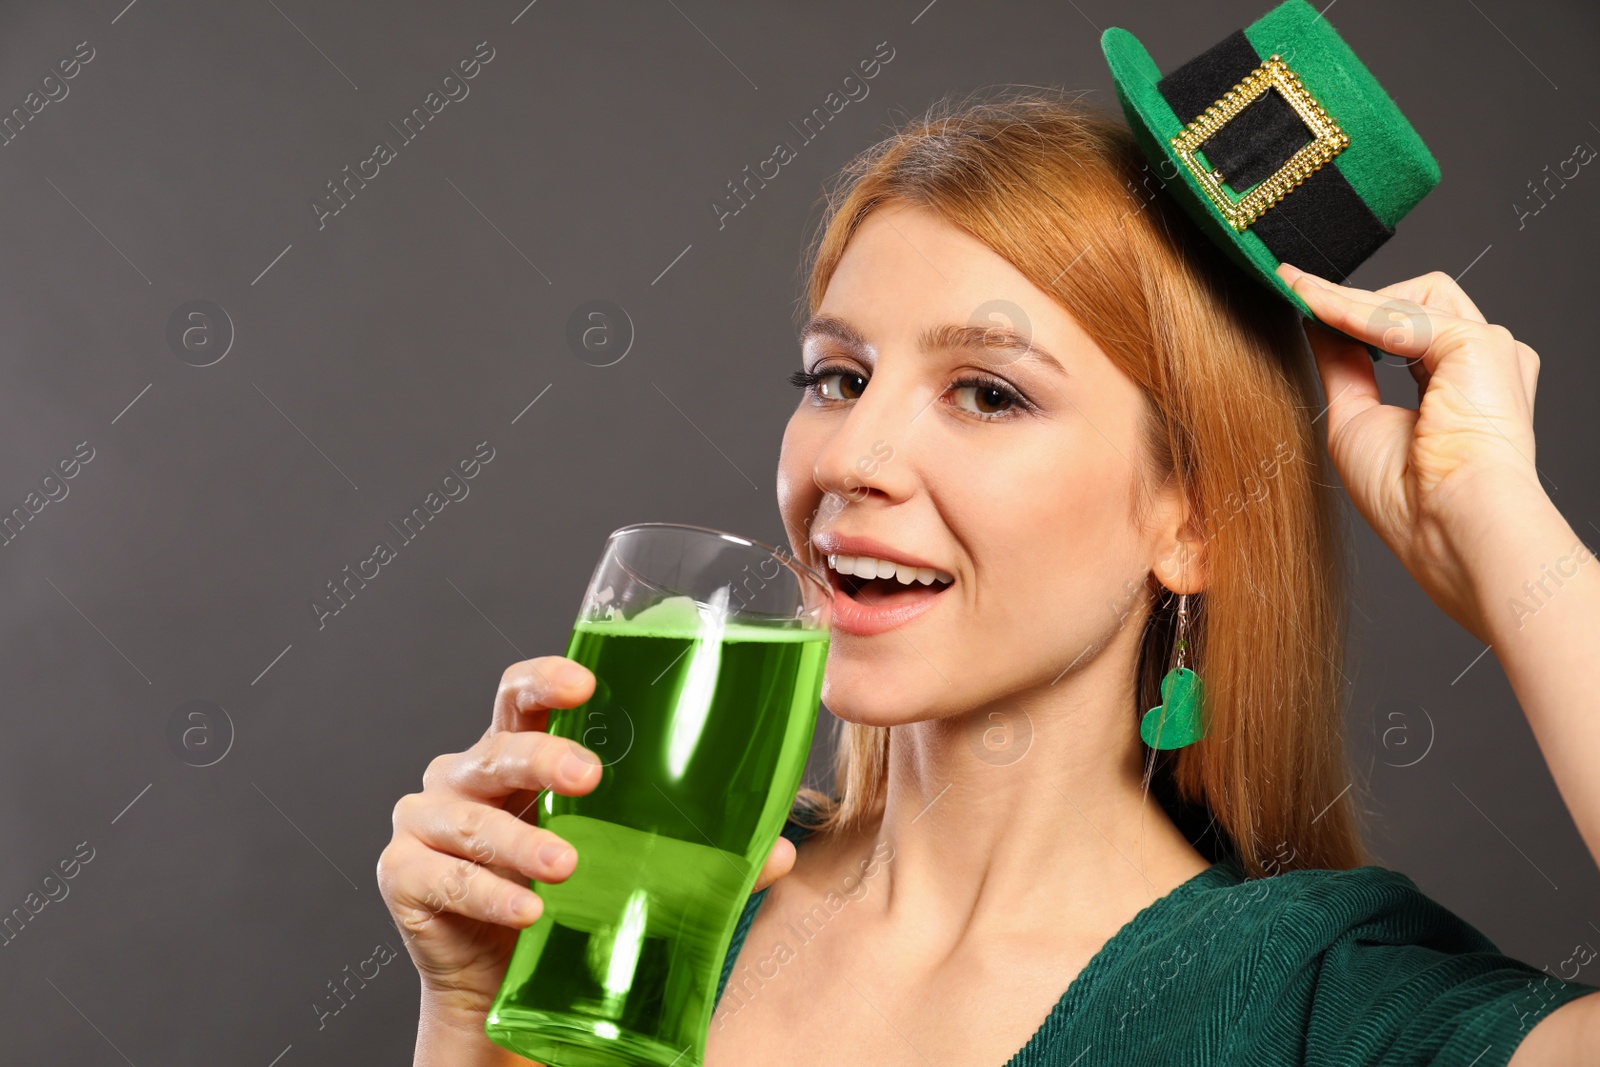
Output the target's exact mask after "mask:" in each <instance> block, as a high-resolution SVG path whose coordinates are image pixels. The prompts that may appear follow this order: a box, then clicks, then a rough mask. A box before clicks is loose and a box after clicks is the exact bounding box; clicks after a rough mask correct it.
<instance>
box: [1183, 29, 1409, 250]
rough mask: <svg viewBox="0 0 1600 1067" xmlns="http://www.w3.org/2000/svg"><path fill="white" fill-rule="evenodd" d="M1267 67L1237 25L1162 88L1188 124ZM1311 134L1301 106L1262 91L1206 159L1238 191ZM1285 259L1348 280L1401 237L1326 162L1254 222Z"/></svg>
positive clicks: (1217, 137)
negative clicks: (1298, 109)
mask: <svg viewBox="0 0 1600 1067" xmlns="http://www.w3.org/2000/svg"><path fill="white" fill-rule="evenodd" d="M1260 65H1261V57H1260V56H1258V55H1257V54H1256V50H1255V46H1253V45H1252V44H1251V43H1250V41H1249V38H1247V37H1246V36H1245V34H1244V31H1243V30H1235V31H1234V32H1233V33H1231V34H1229V35H1228V36H1227V37H1225V38H1223V39H1222V40H1221V41H1220V42H1218V43H1217V44H1216V45H1213V46H1212V47H1211V48H1208V49H1206V51H1204V52H1202V53H1200V54H1199V55H1197V56H1195V57H1194V58H1193V59H1191V60H1189V61H1188V62H1187V63H1184V64H1183V65H1182V66H1180V67H1178V68H1177V69H1175V70H1173V71H1172V72H1171V73H1169V74H1167V75H1166V76H1164V77H1163V78H1162V79H1161V80H1160V81H1159V82H1158V83H1157V84H1156V89H1157V91H1159V92H1160V93H1161V95H1162V96H1163V97H1165V98H1166V101H1167V103H1168V104H1169V105H1170V106H1171V107H1172V110H1173V112H1174V113H1175V114H1176V115H1177V116H1178V118H1179V119H1180V120H1181V121H1182V122H1184V123H1189V122H1193V121H1194V119H1195V118H1196V117H1197V116H1199V115H1200V114H1201V113H1203V112H1204V111H1205V110H1206V109H1207V108H1209V107H1211V106H1212V105H1213V104H1215V103H1217V102H1218V101H1219V100H1221V99H1222V97H1223V94H1225V93H1227V92H1228V91H1230V90H1231V89H1233V87H1234V86H1235V85H1237V84H1238V83H1239V82H1241V81H1243V80H1244V79H1245V78H1246V77H1247V76H1248V75H1249V74H1250V72H1251V71H1252V70H1254V69H1256V68H1257V67H1259V66H1260ZM1310 140H1311V137H1310V131H1308V130H1307V129H1306V126H1305V123H1303V122H1301V121H1300V117H1299V116H1298V115H1296V114H1295V112H1294V109H1293V108H1291V107H1290V106H1289V105H1288V104H1287V103H1285V102H1284V100H1283V98H1282V97H1281V96H1279V95H1278V94H1277V93H1275V92H1265V93H1262V95H1261V96H1260V97H1258V98H1257V99H1256V100H1255V101H1253V102H1252V103H1251V104H1250V105H1249V106H1247V107H1246V108H1245V109H1244V110H1243V111H1241V112H1239V114H1238V115H1236V116H1235V117H1234V118H1233V120H1232V121H1230V122H1228V123H1227V124H1226V125H1225V126H1223V127H1222V128H1221V129H1219V130H1218V131H1217V132H1216V133H1215V134H1213V135H1212V136H1211V137H1210V139H1208V140H1207V141H1206V142H1205V148H1204V149H1203V151H1204V152H1205V154H1206V160H1207V161H1208V162H1210V164H1211V165H1212V167H1214V168H1215V169H1216V170H1218V171H1220V172H1221V173H1222V174H1223V175H1224V176H1225V180H1226V181H1227V183H1228V185H1229V186H1231V187H1232V188H1233V189H1234V190H1235V191H1236V192H1240V193H1242V192H1244V191H1245V190H1248V189H1249V188H1250V187H1251V186H1253V185H1256V184H1257V183H1259V182H1261V181H1264V180H1265V179H1267V178H1269V177H1271V176H1272V175H1273V174H1274V173H1275V172H1276V171H1277V170H1278V169H1279V168H1280V167H1281V166H1283V164H1284V162H1285V161H1286V160H1288V159H1289V157H1290V156H1292V155H1294V153H1295V152H1296V151H1298V150H1299V149H1300V148H1301V147H1302V146H1303V145H1305V144H1306V143H1308V142H1309V141H1310ZM1249 228H1250V231H1251V232H1252V233H1254V234H1255V235H1256V236H1257V237H1259V238H1260V239H1261V242H1262V243H1263V244H1265V245H1266V246H1267V249H1268V250H1269V251H1270V252H1271V253H1272V254H1273V255H1274V256H1276V257H1277V259H1278V260H1279V262H1287V263H1293V264H1294V265H1295V266H1298V267H1303V268H1304V269H1306V270H1309V271H1311V272H1312V273H1313V274H1320V275H1322V276H1323V277H1325V278H1328V279H1330V280H1331V281H1335V282H1343V281H1344V280H1345V279H1346V278H1347V277H1349V275H1350V272H1351V271H1353V270H1355V269H1356V267H1358V266H1360V265H1361V263H1362V262H1363V261H1365V260H1366V259H1367V258H1368V257H1369V256H1371V255H1372V253H1373V252H1374V251H1376V250H1377V248H1378V246H1380V245H1381V244H1383V242H1385V241H1387V240H1388V239H1389V238H1390V237H1392V236H1394V230H1392V229H1390V228H1389V227H1387V226H1385V225H1384V224H1383V222H1382V220H1380V219H1379V218H1378V217H1377V216H1376V215H1374V214H1373V213H1372V209H1371V208H1369V207H1368V206H1367V203H1366V201H1364V200H1362V199H1361V196H1360V194H1358V193H1357V192H1356V191H1355V189H1354V188H1353V187H1352V186H1351V185H1350V183H1349V182H1348V181H1347V180H1345V176H1344V174H1343V173H1341V172H1340V170H1339V168H1338V167H1334V166H1322V167H1318V168H1317V169H1316V170H1315V171H1313V172H1312V173H1311V174H1310V175H1309V176H1307V177H1306V178H1305V180H1304V181H1302V182H1301V183H1300V184H1299V185H1298V186H1296V187H1295V188H1294V190H1293V191H1292V192H1290V193H1289V194H1288V195H1287V196H1285V197H1284V198H1283V199H1282V200H1279V201H1278V202H1277V203H1276V204H1274V205H1272V207H1270V208H1268V209H1267V211H1266V213H1265V214H1263V215H1262V216H1261V217H1260V218H1258V219H1256V220H1255V221H1254V222H1253V223H1251V224H1250V227H1249Z"/></svg>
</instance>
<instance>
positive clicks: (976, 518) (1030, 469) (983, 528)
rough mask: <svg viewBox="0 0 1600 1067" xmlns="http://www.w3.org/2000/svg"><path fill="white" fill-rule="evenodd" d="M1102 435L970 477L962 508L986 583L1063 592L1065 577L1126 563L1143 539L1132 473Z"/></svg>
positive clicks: (1117, 567) (993, 466)
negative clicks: (1138, 528) (1137, 523)
mask: <svg viewBox="0 0 1600 1067" xmlns="http://www.w3.org/2000/svg"><path fill="white" fill-rule="evenodd" d="M1091 432H1092V431H1091ZM1096 439H1097V440H1098V441H1099V444H1098V447H1095V446H1093V445H1089V444H1087V443H1076V442H1074V443H1068V442H1055V443H1054V444H1053V445H1052V446H1051V447H1048V448H1044V447H1041V448H1037V449H1030V450H1029V451H1028V453H1027V455H1026V458H1022V457H1019V458H1018V459H1017V460H1015V461H1013V462H1009V463H996V464H991V465H990V466H989V467H988V468H987V469H986V470H985V471H984V472H983V473H982V474H981V476H978V477H974V478H971V479H969V480H968V482H967V486H968V488H967V490H966V492H965V493H964V495H965V496H966V497H967V501H966V504H965V506H964V507H963V509H962V510H963V513H964V514H965V515H966V516H967V520H968V524H969V528H970V530H971V534H970V536H969V538H968V541H969V543H970V544H972V545H973V554H974V559H975V563H976V564H977V566H978V567H979V568H980V574H979V579H980V582H981V583H982V584H984V585H986V586H992V585H995V584H1001V585H1005V586H1007V587H1008V588H1014V589H1019V590H1024V591H1025V590H1028V589H1034V590H1037V591H1039V592H1043V591H1044V590H1046V589H1054V590H1055V591H1056V592H1059V590H1060V583H1061V582H1063V581H1075V580H1077V579H1080V578H1082V577H1083V576H1084V575H1086V574H1091V573H1094V572H1096V571H1101V572H1107V571H1110V570H1116V571H1117V572H1119V573H1120V572H1121V571H1122V570H1123V569H1125V566H1124V565H1125V563H1126V561H1127V559H1128V557H1129V556H1130V549H1131V548H1132V547H1133V546H1134V544H1135V543H1136V541H1137V531H1136V530H1134V528H1133V524H1132V522H1133V520H1132V516H1131V503H1132V482H1131V478H1132V471H1131V469H1130V467H1129V465H1128V463H1127V461H1126V460H1124V459H1123V458H1122V457H1121V456H1119V455H1118V454H1117V453H1116V452H1115V451H1113V450H1112V449H1111V447H1110V445H1108V444H1106V443H1105V442H1104V441H1103V440H1100V439H1099V438H1098V437H1097V438H1096Z"/></svg>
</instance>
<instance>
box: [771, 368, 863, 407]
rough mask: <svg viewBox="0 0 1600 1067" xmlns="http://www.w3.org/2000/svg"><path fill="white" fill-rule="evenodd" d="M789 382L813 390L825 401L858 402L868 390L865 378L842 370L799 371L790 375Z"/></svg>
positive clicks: (818, 369) (853, 372)
mask: <svg viewBox="0 0 1600 1067" xmlns="http://www.w3.org/2000/svg"><path fill="white" fill-rule="evenodd" d="M789 381H790V382H792V383H793V384H794V385H796V386H798V387H800V388H801V389H809V390H811V391H812V392H814V393H816V395H817V396H819V397H821V398H822V399H824V400H856V399H859V398H860V396H861V394H862V393H864V392H866V389H867V379H866V377H865V376H863V375H860V374H857V373H856V372H855V371H852V370H845V369H842V368H832V367H819V368H817V369H816V370H815V371H806V370H799V371H795V372H794V373H793V374H791V375H789Z"/></svg>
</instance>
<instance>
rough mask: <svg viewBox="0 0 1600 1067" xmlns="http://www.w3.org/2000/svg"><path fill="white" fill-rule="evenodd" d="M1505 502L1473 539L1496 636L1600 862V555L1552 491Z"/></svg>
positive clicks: (1483, 601) (1484, 604)
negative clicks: (1599, 665)
mask: <svg viewBox="0 0 1600 1067" xmlns="http://www.w3.org/2000/svg"><path fill="white" fill-rule="evenodd" d="M1495 510H1496V512H1497V515H1498V517H1497V518H1496V519H1494V520H1493V521H1492V522H1490V523H1487V524H1486V525H1485V529H1484V530H1483V531H1481V532H1480V533H1479V534H1478V535H1477V537H1476V538H1475V544H1474V545H1472V546H1471V547H1470V549H1469V551H1470V555H1471V561H1472V563H1471V570H1470V573H1471V575H1472V582H1473V585H1474V587H1475V591H1476V593H1477V597H1476V599H1477V601H1478V603H1479V605H1480V606H1481V608H1482V610H1483V612H1484V614H1485V619H1484V622H1485V630H1486V633H1487V635H1488V641H1489V643H1490V645H1491V647H1492V648H1493V649H1494V654H1495V656H1496V657H1497V658H1498V659H1499V661H1500V665H1501V667H1502V669H1503V670H1504V671H1505V674H1506V677H1507V679H1508V680H1509V681H1510V682H1511V688H1512V690H1513V691H1514V692H1515V693H1516V696H1517V700H1518V702H1519V703H1520V704H1521V705H1522V710H1523V713H1524V714H1525V715H1526V716H1527V718H1528V723H1529V725H1530V726H1531V727H1532V730H1533V735H1534V738H1535V740H1537V741H1538V743H1539V748H1540V750H1541V751H1542V752H1543V754H1544V758H1545V762H1546V763H1547V764H1548V765H1549V767H1550V774H1551V777H1552V778H1554V779H1555V783H1556V787H1557V788H1558V789H1559V790H1560V791H1561V796H1562V799H1563V800H1565V801H1566V804H1567V809H1568V811H1570V812H1571V813H1572V818H1573V821H1574V822H1575V823H1576V824H1577V827H1578V832H1579V833H1580V834H1582V835H1583V840H1584V842H1585V843H1586V844H1587V845H1588V846H1589V852H1590V854H1591V855H1592V856H1594V858H1595V862H1596V864H1600V775H1597V774H1595V773H1594V768H1595V767H1597V766H1600V708H1597V707H1596V688H1595V685H1594V678H1593V675H1592V673H1591V672H1592V671H1593V664H1594V660H1595V655H1596V653H1597V652H1600V561H1597V560H1596V559H1595V558H1594V556H1593V555H1592V554H1591V553H1590V551H1589V549H1588V548H1587V547H1586V546H1585V544H1584V541H1583V539H1582V538H1580V537H1579V535H1578V534H1577V533H1576V532H1575V531H1574V530H1573V528H1572V526H1571V525H1570V524H1569V523H1568V522H1567V521H1566V519H1564V518H1563V517H1562V516H1561V513H1560V512H1559V511H1558V510H1557V509H1556V507H1555V505H1554V504H1552V503H1551V502H1550V501H1549V499H1548V498H1547V497H1545V496H1544V495H1543V494H1542V493H1539V494H1537V495H1534V494H1531V493H1527V494H1522V495H1521V496H1512V497H1510V498H1508V499H1503V500H1501V501H1497V507H1496V509H1495Z"/></svg>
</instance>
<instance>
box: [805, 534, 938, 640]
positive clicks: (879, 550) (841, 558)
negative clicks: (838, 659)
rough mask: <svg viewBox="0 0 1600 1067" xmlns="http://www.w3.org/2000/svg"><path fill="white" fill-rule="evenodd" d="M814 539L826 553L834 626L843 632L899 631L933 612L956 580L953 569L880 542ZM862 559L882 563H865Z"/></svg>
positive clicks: (836, 537) (866, 634)
mask: <svg viewBox="0 0 1600 1067" xmlns="http://www.w3.org/2000/svg"><path fill="white" fill-rule="evenodd" d="M812 541H813V544H815V545H816V546H817V547H818V548H819V549H821V550H822V551H823V552H824V553H826V560H825V563H826V566H825V567H824V568H823V569H825V570H826V572H827V575H828V582H829V584H830V585H831V586H832V587H833V591H834V594H835V595H834V613H833V625H834V627H835V629H837V630H840V631H843V632H844V633H848V634H852V635H855V636H858V637H870V636H874V635H876V634H881V633H887V632H888V631H890V630H894V629H898V628H899V627H901V626H904V625H905V624H906V623H908V622H910V621H911V620H912V619H915V618H917V617H919V616H921V615H923V614H925V613H927V612H928V611H930V610H932V608H933V607H934V606H935V604H936V603H937V602H938V599H939V597H940V595H941V594H942V593H943V592H944V590H946V589H948V588H949V587H950V586H951V585H953V584H954V577H953V575H951V574H950V573H949V572H948V571H945V570H943V569H941V568H939V567H935V566H933V565H932V564H931V563H929V562H927V561H925V560H922V559H920V558H918V557H915V556H911V555H908V554H907V553H904V552H900V551H899V550H897V549H892V548H890V547H889V546H887V545H885V544H883V543H882V542H880V541H874V540H872V539H870V538H864V537H843V536H840V535H837V534H818V535H817V536H816V537H814V538H813V539H812ZM863 560H871V561H875V562H876V563H877V564H878V566H877V567H876V568H875V567H873V566H871V565H862V564H861V563H860V561H863ZM869 574H871V575H872V576H871V577H869V576H868V575H869ZM880 574H881V575H883V577H877V576H876V575H880Z"/></svg>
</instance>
